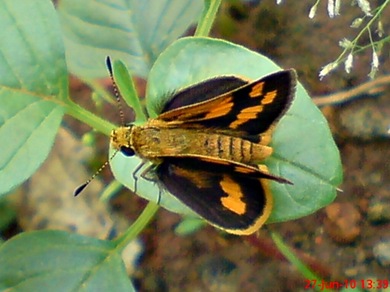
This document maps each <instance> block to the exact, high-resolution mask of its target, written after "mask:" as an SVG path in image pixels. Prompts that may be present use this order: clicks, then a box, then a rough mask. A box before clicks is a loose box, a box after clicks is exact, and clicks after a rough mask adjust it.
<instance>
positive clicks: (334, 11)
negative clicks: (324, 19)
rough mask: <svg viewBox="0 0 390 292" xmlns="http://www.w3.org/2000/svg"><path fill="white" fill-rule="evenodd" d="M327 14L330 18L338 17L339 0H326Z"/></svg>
mask: <svg viewBox="0 0 390 292" xmlns="http://www.w3.org/2000/svg"><path fill="white" fill-rule="evenodd" d="M328 14H329V17H330V18H333V17H335V16H337V15H340V0H328Z"/></svg>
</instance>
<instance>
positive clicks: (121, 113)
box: [74, 56, 125, 197]
mask: <svg viewBox="0 0 390 292" xmlns="http://www.w3.org/2000/svg"><path fill="white" fill-rule="evenodd" d="M106 66H107V69H108V73H109V74H110V78H111V82H112V87H113V89H114V95H115V99H116V101H117V104H118V109H119V117H120V120H121V124H122V126H124V125H125V116H124V113H123V108H122V102H121V98H120V94H119V90H118V86H117V84H116V82H115V79H114V73H113V70H112V63H111V59H110V57H109V56H107V58H106ZM117 153H118V150H116V151H115V152H114V153H113V154H112V155H111V157H110V158H109V159H108V160H107V161H106V162H104V163H103V165H102V166H100V168H99V169H98V170H97V171H96V172H95V173H94V174H93V175H92V176H91V177H90V178H89V179H88V180H87V181H86V182H85V183H83V184H82V185H81V186H79V187H78V188H77V189H76V190H75V191H74V196H75V197H76V196H78V195H79V194H80V193H81V192H82V191H83V190H84V189H85V188H86V187H87V186H88V185H89V184H90V183H91V181H93V180H94V179H95V177H96V176H98V175H99V174H100V173H101V172H102V170H103V169H104V168H106V166H107V165H108V163H109V162H110V161H111V160H112V159H113V158H114V156H115V155H116V154H117Z"/></svg>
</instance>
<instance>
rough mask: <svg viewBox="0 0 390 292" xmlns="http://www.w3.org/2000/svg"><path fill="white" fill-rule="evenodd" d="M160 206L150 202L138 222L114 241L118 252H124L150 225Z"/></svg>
mask: <svg viewBox="0 0 390 292" xmlns="http://www.w3.org/2000/svg"><path fill="white" fill-rule="evenodd" d="M158 208H159V205H157V204H156V203H154V202H149V203H148V205H147V206H146V208H145V209H144V210H143V211H142V213H141V215H140V216H139V217H138V218H137V220H136V221H135V222H134V223H133V224H132V225H131V226H130V227H129V228H128V229H127V230H126V231H125V233H124V234H122V235H121V236H120V237H119V238H117V239H115V240H114V244H115V245H116V249H117V250H123V249H124V248H125V247H126V246H127V245H128V244H129V243H130V242H131V241H132V240H134V239H135V238H136V237H137V236H138V234H140V233H141V231H142V230H143V229H144V228H145V227H146V225H148V224H149V222H150V221H151V220H152V218H153V216H154V215H155V214H156V212H157V210H158Z"/></svg>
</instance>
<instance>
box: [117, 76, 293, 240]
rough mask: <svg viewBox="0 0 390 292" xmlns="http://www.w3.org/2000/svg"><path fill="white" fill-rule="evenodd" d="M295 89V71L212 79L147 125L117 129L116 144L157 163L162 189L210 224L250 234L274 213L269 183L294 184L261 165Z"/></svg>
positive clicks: (179, 95)
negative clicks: (252, 79) (254, 77)
mask: <svg viewBox="0 0 390 292" xmlns="http://www.w3.org/2000/svg"><path fill="white" fill-rule="evenodd" d="M295 87H296V73H295V70H293V69H289V70H283V71H279V72H276V73H273V74H270V75H268V76H265V77H262V78H260V79H258V80H255V81H247V80H244V79H242V78H239V77H236V76H219V77H215V78H212V79H208V80H205V81H203V82H200V83H197V84H195V85H192V86H189V87H187V88H184V89H182V90H179V91H178V92H176V93H174V94H173V95H172V96H171V98H170V99H169V101H168V102H167V103H166V104H165V105H163V106H162V109H161V112H160V114H159V115H158V116H157V117H156V118H154V119H149V120H148V121H147V122H146V123H145V124H143V125H135V124H130V125H126V126H121V127H119V128H116V129H114V130H113V131H112V133H111V145H112V147H113V148H114V149H116V150H117V151H120V152H122V153H123V154H124V155H126V156H129V157H130V156H134V155H136V156H138V157H140V158H141V159H142V160H143V161H149V162H151V163H152V165H153V171H154V173H155V175H156V177H157V181H158V183H159V185H161V186H162V187H163V188H165V189H166V190H168V191H169V192H170V193H171V194H172V195H174V196H175V197H176V198H177V199H179V200H180V201H181V202H182V203H184V204H185V205H186V206H188V207H189V208H190V209H192V210H193V211H194V212H195V213H197V214H198V215H199V216H200V217H202V218H204V219H205V220H206V221H208V222H209V223H210V224H212V225H214V226H215V227H217V228H220V229H222V230H225V231H226V232H228V233H232V234H237V235H249V234H252V233H254V232H256V231H257V230H258V229H259V228H260V227H261V226H262V225H263V224H264V223H265V222H266V220H267V219H268V217H269V215H270V214H271V211H272V207H273V199H272V194H271V191H270V188H269V181H271V180H273V181H276V182H279V183H287V184H292V183H291V182H290V181H289V180H288V179H285V178H282V177H279V176H276V175H273V174H271V173H270V172H269V171H268V168H267V167H266V166H265V165H264V164H261V163H262V162H263V161H264V160H265V159H266V158H267V157H269V156H270V155H271V154H272V148H271V147H270V146H269V143H270V141H271V138H272V133H273V131H274V128H275V126H276V124H277V122H278V121H279V120H280V119H281V118H282V117H283V115H284V114H285V113H286V111H287V110H288V109H289V107H290V105H291V104H292V101H293V99H294V96H295Z"/></svg>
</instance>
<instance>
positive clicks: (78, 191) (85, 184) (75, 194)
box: [73, 150, 119, 197]
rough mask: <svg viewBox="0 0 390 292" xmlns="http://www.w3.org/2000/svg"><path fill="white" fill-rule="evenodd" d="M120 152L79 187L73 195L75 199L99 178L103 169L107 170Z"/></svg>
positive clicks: (112, 156)
mask: <svg viewBox="0 0 390 292" xmlns="http://www.w3.org/2000/svg"><path fill="white" fill-rule="evenodd" d="M118 151H119V150H116V151H115V152H114V153H113V154H112V155H111V157H110V158H109V159H108V160H107V161H106V162H104V163H103V165H102V166H100V167H99V169H98V170H97V171H96V172H95V173H94V174H93V175H92V176H91V177H90V178H89V179H88V180H87V181H86V182H85V183H83V184H82V185H81V186H79V187H78V188H77V189H75V191H74V193H73V195H74V196H75V197H77V196H78V195H79V194H80V193H81V192H82V191H83V190H84V189H85V188H86V187H87V186H88V185H89V184H90V183H91V181H93V180H94V179H95V177H97V176H98V175H99V174H100V173H101V172H102V170H103V169H105V168H106V166H107V165H108V163H109V162H110V161H111V160H112V159H113V158H114V157H115V155H116V154H117V153H118Z"/></svg>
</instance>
